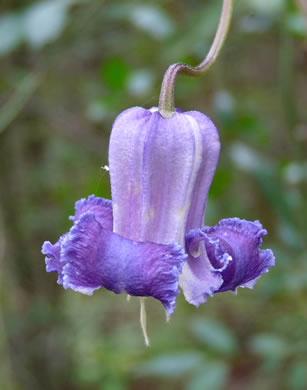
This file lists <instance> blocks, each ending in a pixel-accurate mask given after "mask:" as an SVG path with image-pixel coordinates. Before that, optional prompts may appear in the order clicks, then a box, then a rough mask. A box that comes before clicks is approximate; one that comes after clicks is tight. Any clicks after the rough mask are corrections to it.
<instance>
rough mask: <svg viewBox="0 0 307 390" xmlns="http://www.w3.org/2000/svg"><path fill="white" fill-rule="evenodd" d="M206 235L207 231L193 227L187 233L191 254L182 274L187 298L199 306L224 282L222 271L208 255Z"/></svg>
mask: <svg viewBox="0 0 307 390" xmlns="http://www.w3.org/2000/svg"><path fill="white" fill-rule="evenodd" d="M204 237H205V233H204V232H203V231H202V230H201V229H193V230H191V231H190V232H189V233H188V234H187V235H186V237H185V239H186V248H187V252H188V253H189V256H188V261H187V262H186V263H185V264H184V266H183V271H182V275H181V276H180V287H181V288H182V291H183V293H184V296H185V299H186V300H187V301H188V302H189V303H191V304H192V305H195V306H197V307H198V306H199V305H200V304H201V303H205V302H207V297H208V296H212V295H213V294H214V293H215V292H216V291H217V290H218V289H219V288H220V287H221V285H222V283H223V279H222V276H221V274H220V272H217V270H216V269H215V268H214V266H213V265H212V264H211V263H210V261H209V259H208V257H207V254H206V250H205V248H204V242H203V240H204Z"/></svg>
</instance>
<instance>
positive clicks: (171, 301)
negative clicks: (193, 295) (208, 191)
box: [61, 213, 186, 315]
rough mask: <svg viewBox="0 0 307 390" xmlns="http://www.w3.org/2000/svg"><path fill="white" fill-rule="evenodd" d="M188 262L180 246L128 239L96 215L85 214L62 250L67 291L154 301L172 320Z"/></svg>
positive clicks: (73, 228)
mask: <svg viewBox="0 0 307 390" xmlns="http://www.w3.org/2000/svg"><path fill="white" fill-rule="evenodd" d="M185 259H186V254H185V253H184V251H183V249H182V248H181V247H180V246H179V245H176V244H174V245H161V244H156V243H150V242H142V243H140V242H135V241H131V240H128V239H125V238H123V237H121V236H119V235H117V234H115V233H112V232H111V231H109V230H107V229H104V228H103V227H102V226H101V224H100V223H99V222H98V221H97V220H96V218H95V215H94V214H92V213H86V214H84V215H83V216H82V217H81V218H80V220H79V222H77V223H76V224H75V225H74V226H73V227H72V229H71V230H70V232H69V234H68V235H67V236H66V237H65V240H64V242H63V244H62V249H61V263H63V265H64V267H63V274H64V277H63V280H64V281H63V286H64V288H71V289H73V290H75V291H79V292H81V293H83V294H88V295H91V294H92V293H93V291H94V290H96V289H98V288H100V287H105V288H107V289H108V290H111V291H113V292H114V293H116V294H120V293H124V292H125V293H127V294H129V295H133V296H152V297H154V298H156V299H159V300H160V301H161V302H162V304H163V305H164V307H165V309H166V311H167V313H168V315H171V314H172V312H173V311H174V309H175V306H176V298H177V294H178V293H179V290H178V279H179V274H180V272H181V268H182V265H183V262H184V261H185Z"/></svg>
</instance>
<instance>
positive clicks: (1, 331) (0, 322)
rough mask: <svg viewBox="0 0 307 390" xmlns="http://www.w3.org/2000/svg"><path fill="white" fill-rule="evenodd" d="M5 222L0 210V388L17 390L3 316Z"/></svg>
mask: <svg viewBox="0 0 307 390" xmlns="http://www.w3.org/2000/svg"><path fill="white" fill-rule="evenodd" d="M3 226H4V224H3V220H2V213H1V209H0V265H1V273H0V298H1V306H0V356H1V360H0V373H1V375H0V386H1V388H5V389H7V390H15V389H16V387H15V385H14V382H13V372H12V365H11V361H10V353H9V347H8V337H7V331H6V327H5V323H4V319H3V318H4V315H3V310H2V308H3V306H4V305H3V299H5V298H4V297H5V296H4V295H3V296H2V294H3V292H4V290H5V283H4V278H3V276H2V273H3V263H4V252H5V237H4V228H3Z"/></svg>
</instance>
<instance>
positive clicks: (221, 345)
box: [191, 318, 238, 355]
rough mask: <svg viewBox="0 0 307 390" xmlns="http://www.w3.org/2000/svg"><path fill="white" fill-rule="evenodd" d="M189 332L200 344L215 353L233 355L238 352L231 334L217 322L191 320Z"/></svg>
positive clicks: (199, 319) (235, 341) (198, 319)
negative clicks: (190, 331)
mask: <svg viewBox="0 0 307 390" xmlns="http://www.w3.org/2000/svg"><path fill="white" fill-rule="evenodd" d="M191 330H192V332H193V334H194V336H195V337H196V338H197V339H198V340H199V341H200V342H201V343H203V344H205V345H206V346H207V347H209V348H211V349H212V350H214V351H215V352H218V353H222V354H225V355H233V354H235V353H236V352H237V350H238V343H237V340H236V338H235V336H234V335H233V333H232V332H231V331H230V330H229V329H228V328H226V326H225V325H223V324H222V323H220V322H218V321H213V320H207V319H201V318H197V319H193V320H192V325H191Z"/></svg>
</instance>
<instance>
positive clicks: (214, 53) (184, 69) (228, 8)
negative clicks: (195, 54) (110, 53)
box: [159, 0, 233, 118]
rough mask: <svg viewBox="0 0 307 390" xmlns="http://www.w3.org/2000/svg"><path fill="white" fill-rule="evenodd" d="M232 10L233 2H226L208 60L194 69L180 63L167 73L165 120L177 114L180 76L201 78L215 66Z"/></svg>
mask: <svg viewBox="0 0 307 390" xmlns="http://www.w3.org/2000/svg"><path fill="white" fill-rule="evenodd" d="M232 8H233V0H224V3H223V8H222V12H221V17H220V21H219V25H218V28H217V31H216V34H215V38H214V41H213V43H212V46H211V48H210V50H209V53H208V54H207V56H206V58H205V59H204V60H203V61H202V62H201V63H200V64H199V65H198V66H195V67H192V66H190V65H186V64H183V63H181V62H179V63H176V64H173V65H170V66H169V68H168V69H167V71H166V72H165V74H164V78H163V82H162V87H161V92H160V99H159V112H160V114H161V115H162V116H163V117H164V118H170V117H171V116H172V115H173V114H174V113H175V99H174V90H175V82H176V79H177V76H178V74H179V73H183V74H187V75H191V76H200V75H202V74H204V73H205V72H207V71H208V70H209V69H210V68H211V66H212V65H213V64H214V62H215V60H216V59H217V57H218V55H219V53H220V51H221V49H222V47H223V44H224V42H225V39H226V36H227V32H228V29H229V25H230V21H231V15H232Z"/></svg>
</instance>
